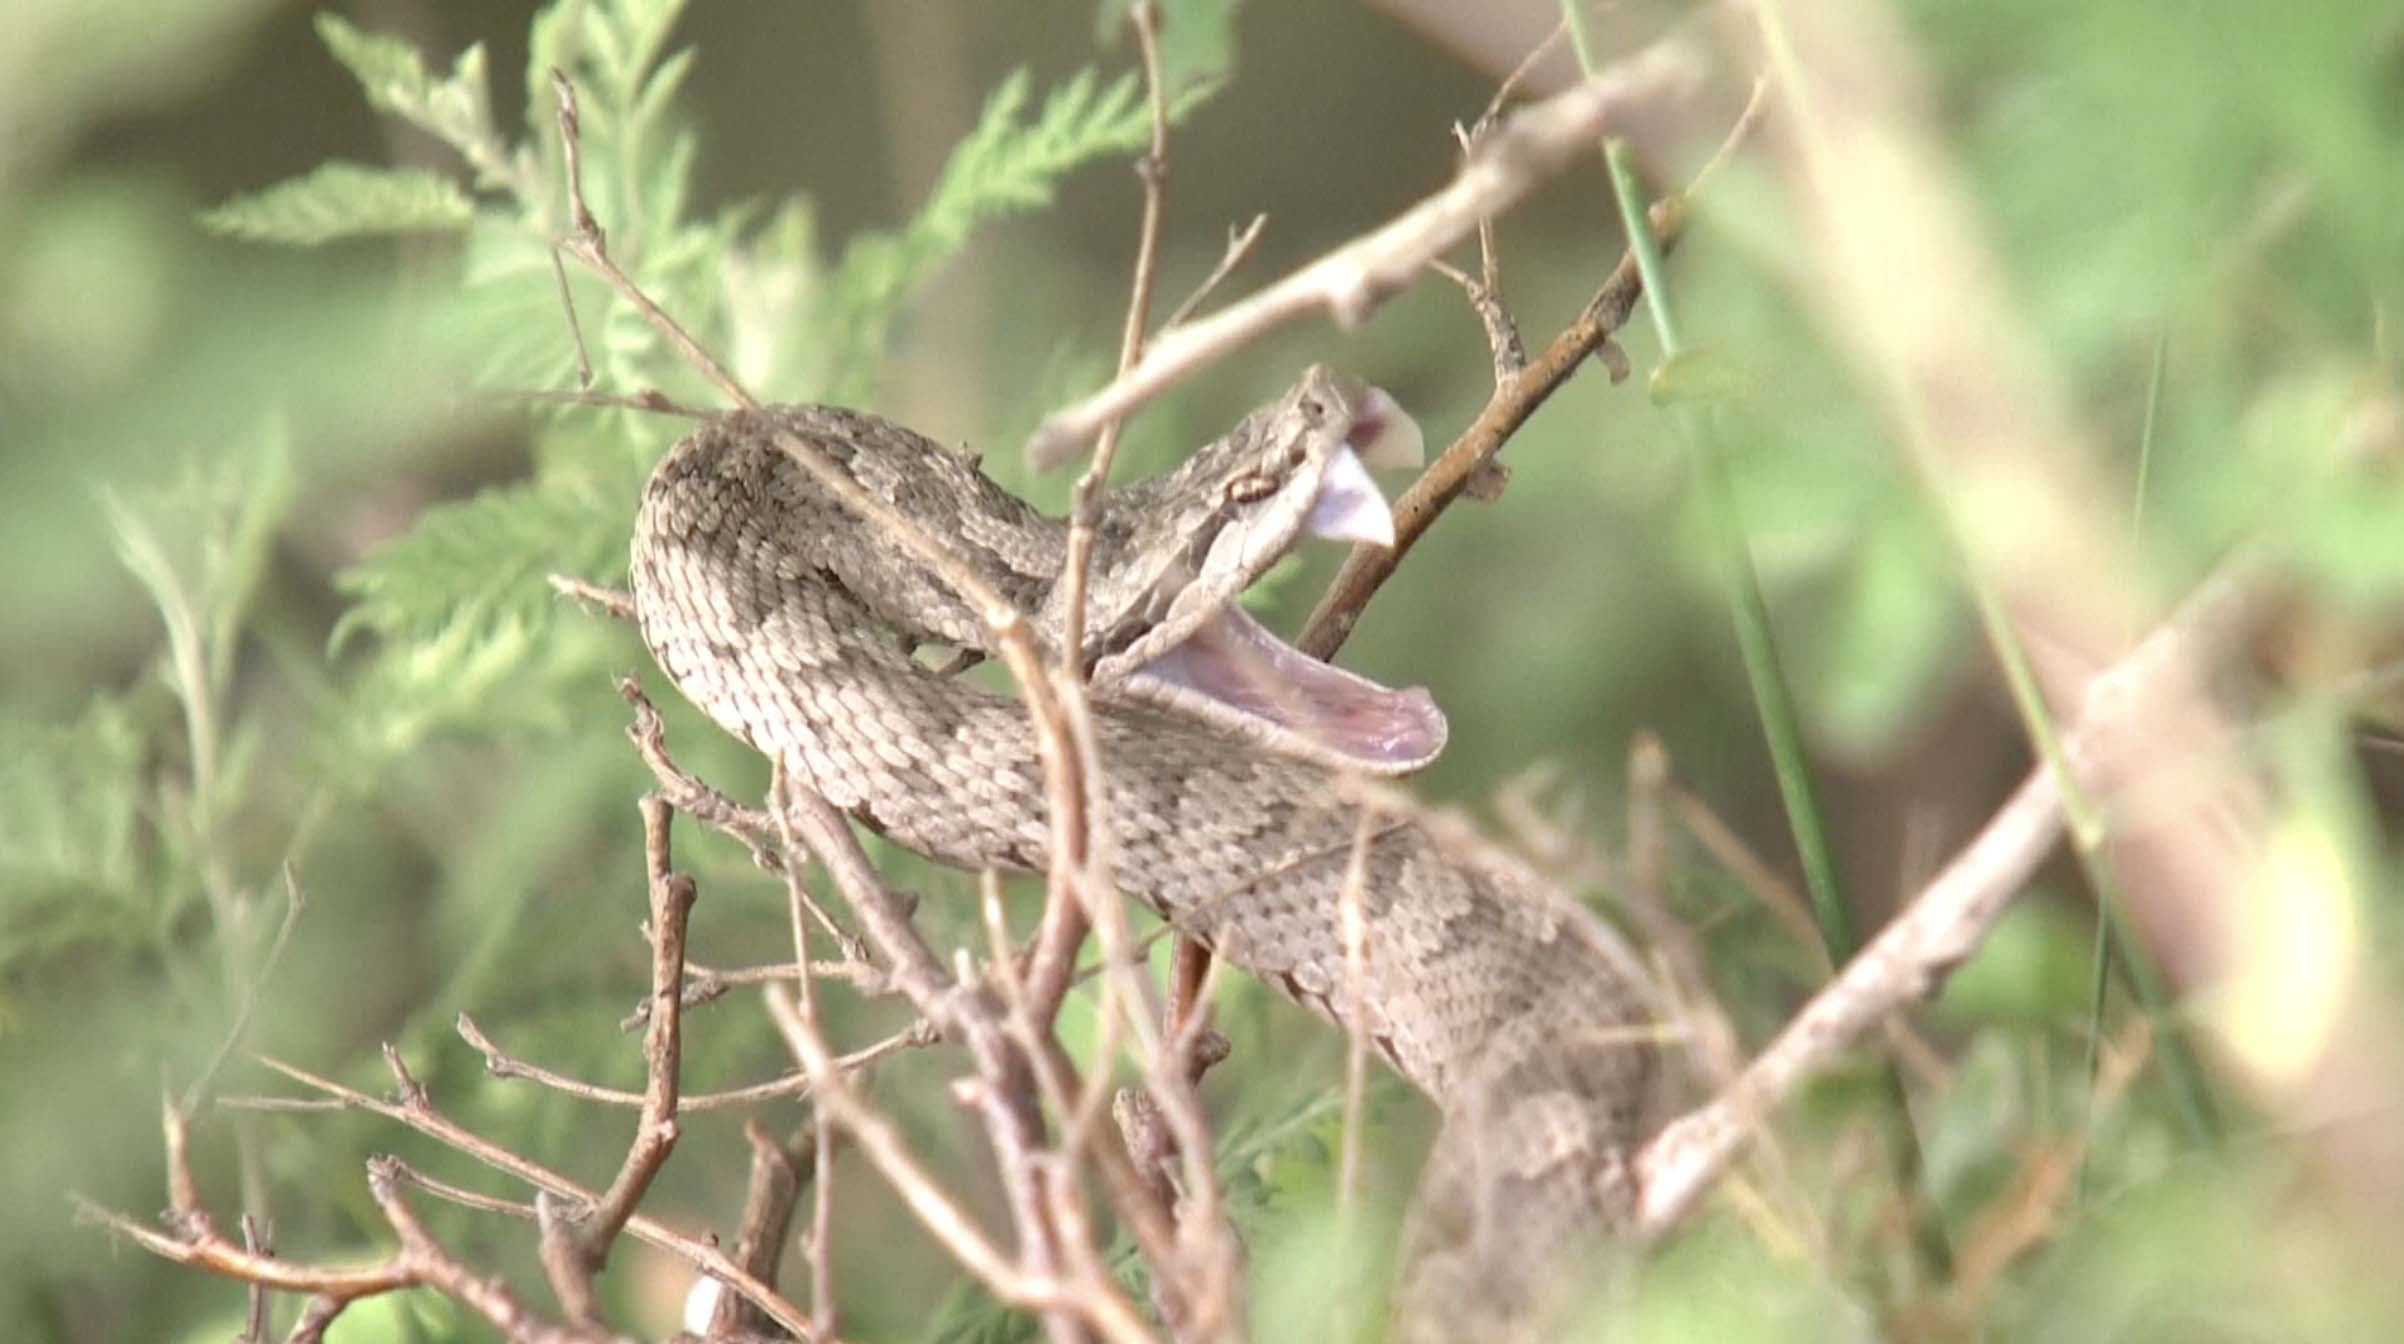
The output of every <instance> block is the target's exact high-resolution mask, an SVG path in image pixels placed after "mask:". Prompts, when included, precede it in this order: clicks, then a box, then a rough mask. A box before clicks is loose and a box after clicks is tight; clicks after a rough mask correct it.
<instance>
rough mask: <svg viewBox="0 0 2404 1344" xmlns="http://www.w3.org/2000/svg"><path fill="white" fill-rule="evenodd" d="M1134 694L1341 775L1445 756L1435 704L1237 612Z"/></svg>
mask: <svg viewBox="0 0 2404 1344" xmlns="http://www.w3.org/2000/svg"><path fill="white" fill-rule="evenodd" d="M1123 688H1124V691H1125V693H1126V694H1127V695H1129V696H1131V697H1133V698H1135V699H1139V700H1145V701H1149V702H1151V703H1153V704H1157V705H1160V706H1162V707H1164V708H1169V709H1174V710H1177V711H1180V712H1183V713H1187V714H1192V715H1195V716H1196V717H1199V718H1203V719H1206V720H1209V721H1210V722H1213V723H1216V724H1218V725H1220V726H1221V727H1224V728H1226V729H1228V730H1230V731H1232V732H1236V733H1239V734H1241V735H1243V736H1245V737H1247V738H1250V739H1251V740H1253V741H1255V742H1258V743H1260V744H1261V745H1262V746H1264V747H1268V748H1271V749H1273V750H1277V751H1281V752H1284V753H1286V754H1288V755H1294V756H1301V757H1304V758H1307V759H1310V760H1315V761H1318V762H1320V763H1322V764H1325V765H1330V766H1334V767H1336V768H1338V769H1346V770H1359V771H1362V772H1364V773H1368V774H1379V775H1398V774H1406V773H1408V772H1410V771H1413V770H1416V769H1418V768H1420V767H1421V766H1423V765H1426V764H1427V763H1428V762H1430V761H1432V760H1434V759H1435V758H1436V756H1437V755H1438V753H1440V752H1442V751H1443V750H1444V739H1445V736H1446V734H1447V733H1448V732H1449V725H1447V724H1446V722H1445V719H1444V711H1443V710H1441V709H1438V708H1437V707H1436V701H1435V697H1433V696H1431V695H1429V694H1428V693H1427V692H1426V690H1424V689H1422V688H1420V687H1417V686H1409V687H1404V688H1402V689H1400V690H1396V689H1394V688H1393V687H1390V686H1383V685H1380V684H1378V683H1377V682H1374V681H1371V680H1370V679H1368V678H1367V677H1364V676H1360V675H1359V674H1357V673H1353V672H1347V671H1345V670H1344V669H1343V668H1340V667H1336V666H1334V665H1332V664H1329V663H1323V662H1320V661H1319V660H1318V659H1316V658H1313V657H1311V656H1310V655H1308V654H1306V653H1304V652H1302V651H1301V650H1300V649H1297V648H1295V647H1294V646H1293V645H1291V644H1288V643H1286V642H1285V641H1284V640H1282V639H1279V638H1278V637H1277V636H1276V634H1275V633H1274V632H1272V631H1271V630H1269V628H1268V627H1266V626H1264V625H1262V624H1261V623H1260V622H1259V621H1256V620H1254V619H1253V618H1252V617H1251V616H1250V615H1248V614H1246V613H1245V612H1244V611H1243V609H1242V608H1240V607H1230V608H1228V609H1227V610H1225V611H1222V612H1220V613H1219V614H1217V615H1216V616H1213V617H1212V618H1211V619H1210V620H1209V621H1208V622H1206V623H1204V624H1203V625H1202V626H1201V628H1200V629H1198V630H1197V631H1196V632H1195V633H1194V634H1193V635H1192V636H1191V637H1190V638H1188V639H1187V640H1185V641H1184V642H1183V643H1181V644H1179V645H1177V646H1176V647H1175V648H1172V649H1170V650H1169V651H1167V652H1166V653H1163V654H1161V655H1160V656H1159V657H1157V658H1154V659H1153V660H1151V661H1150V662H1148V663H1146V664H1144V666H1143V667H1142V669H1141V670H1139V671H1137V672H1135V673H1134V674H1132V675H1130V676H1129V677H1127V679H1126V680H1125V682H1124V683H1123Z"/></svg>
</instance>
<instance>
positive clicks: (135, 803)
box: [0, 696, 149, 979]
mask: <svg viewBox="0 0 2404 1344" xmlns="http://www.w3.org/2000/svg"><path fill="white" fill-rule="evenodd" d="M144 751H145V743H144V741H143V735H142V732H141V730H140V728H139V727H138V726H137V724H136V723H135V720H134V716H133V714H132V713H131V712H130V710H129V709H128V708H127V707H126V706H125V705H124V704H123V703H122V702H120V701H118V700H116V699H114V698H112V697H108V696H97V697H94V698H93V700H92V701H91V702H90V703H89V704H87V705H86V706H85V707H84V711H83V713H82V714H81V715H80V716H79V717H77V718H76V719H75V720H74V721H73V722H70V723H65V724H60V723H45V722H40V721H37V720H35V719H32V718H29V717H23V716H19V715H15V714H4V715H0V816H5V817H7V818H8V824H7V825H6V826H0V979H5V978H6V972H8V971H9V970H10V968H11V967H12V966H13V965H14V964H15V963H17V962H18V961H20V960H23V959H27V958H33V957H40V956H46V955H49V954H51V953H54V952H56V951H58V950H59V949H60V948H62V947H66V946H71V945H74V944H77V943H83V942H90V941H95V940H122V939H126V938H130V937H134V936H137V935H138V934H140V933H141V932H142V931H143V930H145V929H146V928H147V927H148V925H149V922H148V920H147V919H146V918H137V917H131V913H130V912H131V909H132V908H139V907H140V906H142V905H143V904H144V899H145V887H146V884H145V883H144V882H143V881H142V880H141V868H140V864H139V861H138V857H137V856H138V854H139V853H140V850H139V848H138V847H137V845H136V843H135V841H136V838H137V837H136V828H137V826H138V824H139V821H140V815H141V813H140V808H141V801H142V796H143V788H142V761H143V756H144Z"/></svg>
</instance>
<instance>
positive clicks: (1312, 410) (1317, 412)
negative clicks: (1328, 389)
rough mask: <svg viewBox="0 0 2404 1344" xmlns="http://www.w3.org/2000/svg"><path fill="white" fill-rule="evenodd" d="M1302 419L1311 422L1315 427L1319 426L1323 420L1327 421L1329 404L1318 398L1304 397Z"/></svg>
mask: <svg viewBox="0 0 2404 1344" xmlns="http://www.w3.org/2000/svg"><path fill="white" fill-rule="evenodd" d="M1302 418H1303V419H1305V420H1308V421H1310V422H1311V423H1312V424H1314V425H1315V424H1318V423H1319V422H1320V421H1322V420H1325V419H1326V418H1327V403H1326V402H1323V401H1321V400H1319V399H1318V398H1317V397H1304V398H1303V399H1302Z"/></svg>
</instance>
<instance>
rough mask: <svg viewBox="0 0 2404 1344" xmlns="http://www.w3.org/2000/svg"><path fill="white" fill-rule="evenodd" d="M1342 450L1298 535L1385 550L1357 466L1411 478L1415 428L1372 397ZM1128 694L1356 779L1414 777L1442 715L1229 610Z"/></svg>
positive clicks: (1138, 677)
mask: <svg viewBox="0 0 2404 1344" xmlns="http://www.w3.org/2000/svg"><path fill="white" fill-rule="evenodd" d="M1345 442H1346V445H1347V446H1346V447H1344V448H1342V449H1339V450H1338V451H1337V452H1336V454H1335V455H1334V456H1333V457H1332V458H1330V459H1329V461H1328V464H1327V467H1326V470H1325V471H1324V472H1323V473H1322V474H1321V477H1320V482H1319V493H1318V497H1317V498H1316V499H1314V500H1313V501H1312V504H1311V511H1310V514H1309V517H1308V518H1307V520H1306V521H1305V522H1304V524H1303V529H1304V530H1305V531H1306V532H1308V533H1310V534H1311V535H1314V536H1319V537H1326V538H1330V539H1336V540H1348V541H1361V542H1368V543H1370V544H1372V545H1377V546H1392V545H1393V544H1394V514H1393V510H1392V509H1391V508H1390V507H1388V505H1387V504H1386V499H1385V496H1384V495H1383V494H1382V493H1380V492H1379V490H1378V488H1377V483H1376V482H1375V481H1374V480H1372V479H1370V476H1369V472H1368V468H1367V466H1365V465H1363V464H1364V463H1369V464H1374V465H1377V466H1387V467H1391V466H1406V465H1407V466H1416V465H1417V464H1418V462H1419V460H1420V454H1421V451H1422V441H1421V439H1420V434H1419V426H1418V425H1417V424H1416V423H1415V422H1414V421H1413V420H1412V419H1411V417H1410V416H1408V415H1406V414H1404V413H1403V410H1402V408H1401V407H1400V406H1398V405H1396V404H1395V402H1394V399H1393V398H1392V397H1390V396H1388V395H1387V394H1386V393H1385V392H1384V391H1382V390H1379V389H1376V388H1371V389H1368V396H1367V398H1366V400H1365V403H1364V404H1363V405H1361V406H1359V407H1358V408H1356V410H1355V412H1354V418H1353V423H1352V428H1351V430H1350V432H1349V433H1347V434H1346V436H1345ZM1129 689H1130V690H1131V691H1134V692H1135V693H1137V694H1138V695H1140V696H1145V697H1148V698H1153V699H1156V700H1159V701H1162V702H1167V703H1173V704H1175V705H1176V706H1178V707H1179V708H1181V709H1184V710H1186V711H1188V712H1197V713H1201V714H1203V715H1205V716H1207V717H1209V718H1211V719H1213V720H1215V721H1218V722H1220V723H1222V724H1224V725H1227V726H1229V727H1232V728H1235V729H1237V730H1238V731H1242V732H1245V733H1247V734H1249V735H1251V736H1254V737H1256V738H1258V739H1260V740H1261V741H1263V742H1264V743H1266V744H1268V745H1271V746H1275V747H1278V748H1281V749H1283V750H1287V751H1291V752H1295V753H1298V754H1302V755H1307V756H1310V757H1313V758H1315V759H1318V760H1321V761H1325V762H1327V763H1329V764H1332V765H1337V766H1341V767H1347V768H1351V769H1355V770H1365V771H1369V772H1372V773H1376V774H1399V773H1401V772H1404V771H1408V770H1416V769H1418V768H1419V767H1420V766H1423V765H1425V764H1427V763H1428V762H1429V761H1432V760H1434V759H1435V758H1436V754H1437V753H1438V752H1440V751H1442V750H1443V749H1444V738H1445V733H1446V724H1445V721H1444V712H1443V711H1442V710H1440V709H1438V708H1436V702H1435V698H1434V697H1432V696H1430V695H1429V694H1428V693H1427V691H1426V690H1424V689H1422V688H1420V687H1417V686H1412V687H1406V688H1404V689H1401V690H1396V689H1394V688H1393V687H1390V686H1384V685H1380V684H1379V683H1377V682H1374V681H1371V680H1370V679H1369V678H1367V677H1364V676H1360V675H1358V674H1356V673H1352V672H1347V671H1345V670H1344V669H1343V668H1340V667H1336V666H1333V665H1331V664H1328V663H1323V662H1320V661H1319V660H1318V659H1316V658H1313V657H1311V656H1310V655H1308V654H1306V653H1304V652H1302V651H1301V650H1300V649H1297V648H1295V647H1294V646H1293V645H1291V644H1288V643H1287V642H1285V641H1284V640H1283V639H1280V638H1278V636H1277V635H1276V633H1275V632H1273V631H1271V630H1270V629H1269V628H1268V627H1267V626H1265V625H1262V624H1261V623H1260V622H1259V621H1257V620H1254V619H1253V618H1252V616H1251V615H1250V614H1248V613H1247V612H1245V611H1244V610H1243V609H1242V608H1241V607H1238V606H1235V605H1233V604H1230V605H1228V606H1226V607H1224V608H1222V609H1221V610H1219V611H1218V612H1217V613H1216V614H1214V615H1212V616H1211V617H1210V619H1208V620H1206V621H1204V622H1202V623H1201V624H1200V625H1199V626H1198V627H1196V629H1195V630H1194V633H1193V634H1192V635H1190V636H1188V637H1187V638H1186V639H1185V640H1184V641H1182V642H1181V643H1179V644H1177V645H1175V646H1174V647H1172V648H1170V649H1167V650H1166V651H1164V652H1162V653H1161V654H1159V655H1158V656H1156V657H1154V658H1152V659H1150V660H1149V661H1147V662H1145V663H1144V664H1143V666H1142V668H1141V670H1140V671H1138V672H1137V673H1136V674H1135V675H1134V676H1133V677H1132V678H1130V679H1129Z"/></svg>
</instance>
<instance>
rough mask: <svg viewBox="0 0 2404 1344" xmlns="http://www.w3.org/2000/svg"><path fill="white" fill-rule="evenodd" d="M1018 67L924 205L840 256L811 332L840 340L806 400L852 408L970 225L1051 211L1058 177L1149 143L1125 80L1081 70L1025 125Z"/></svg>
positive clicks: (1023, 82)
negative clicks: (901, 322) (908, 311)
mask: <svg viewBox="0 0 2404 1344" xmlns="http://www.w3.org/2000/svg"><path fill="white" fill-rule="evenodd" d="M1027 96H1028V79H1027V73H1026V72H1025V71H1024V70H1020V71H1017V72H1015V73H1013V74H1012V75H1010V76H1009V77H1008V78H1007V79H1004V80H1003V81H1002V83H1001V85H1000V86H999V87H997V88H996V89H995V90H994V91H993V94H992V96H991V97H989V98H987V99H986V100H985V110H984V112H983V113H982V114H981V115H979V116H978V118H977V125H976V129H974V130H972V131H970V132H969V134H968V138H967V139H965V140H963V141H961V142H960V144H959V146H958V147H957V148H955V149H953V150H952V154H951V158H950V159H948V160H946V161H945V163H944V165H943V174H942V176H941V177H939V178H938V179H936V183H935V189H934V190H933V191H932V192H931V193H930V194H929V195H928V197H927V202H926V205H925V206H924V207H923V208H921V209H920V211H919V213H918V217H917V218H916V219H913V220H912V221H910V224H909V225H908V227H906V228H904V229H902V230H901V231H900V232H898V233H879V234H870V235H867V236H865V237H862V238H859V239H856V240H854V241H853V243H852V244H851V246H850V247H849V248H847V249H845V251H844V254H843V260H842V262H841V264H840V265H839V266H838V267H837V268H836V271H835V275H834V278H833V281H832V283H831V285H830V286H829V296H828V311H827V312H826V314H825V315H824V316H823V318H822V319H820V320H817V321H815V322H813V323H812V326H813V328H814V329H815V330H818V331H826V332H840V333H842V343H841V345H839V346H835V347H832V348H830V349H828V350H826V351H824V352H823V354H824V360H823V363H822V364H821V366H820V372H819V373H818V375H817V377H816V378H814V379H813V380H812V382H813V384H814V385H813V386H812V388H811V391H810V394H811V395H812V396H819V397H824V398H825V399H827V400H830V401H840V402H855V403H856V402H860V401H865V400H867V399H868V397H869V395H870V393H871V392H873V390H874V389H873V388H872V387H871V386H870V379H871V375H872V373H873V372H874V370H875V368H876V362H877V360H878V359H879V358H880V357H881V356H882V355H883V353H884V349H885V338H886V334H887V333H888V332H889V331H890V330H891V329H892V326H893V323H894V320H895V319H896V318H897V317H898V316H899V315H900V312H901V308H902V305H903V303H904V302H905V301H906V300H907V299H908V298H909V296H910V294H911V292H912V291H913V290H914V289H916V288H917V286H918V285H919V284H920V283H922V282H923V281H924V280H925V279H926V277H927V276H928V275H929V274H930V273H932V272H933V270H934V268H935V267H936V266H937V265H938V264H940V263H941V262H942V261H944V260H945V259H946V258H948V257H950V256H951V255H952V254H953V253H954V252H957V251H958V250H959V249H960V247H961V245H962V244H964V243H966V242H967V241H968V236H969V234H970V233H971V232H973V231H974V230H975V229H976V228H977V226H979V225H981V224H984V223H987V222H989V221H991V220H994V219H998V218H1000V217H1002V216H1005V215H1009V214H1015V213H1019V212H1023V211H1027V210H1033V209H1036V208H1038V207H1040V206H1044V205H1048V204H1050V202H1051V200H1052V194H1053V191H1054V190H1055V188H1056V187H1057V186H1058V184H1059V181H1060V179H1061V178H1062V177H1065V176H1066V175H1067V174H1068V173H1069V172H1071V171H1072V170H1074V169H1076V168H1078V167H1080V166H1082V165H1083V164H1086V163H1089V162H1091V161H1092V160H1094V159H1096V158H1098V157H1100V156H1102V155H1105V154H1113V153H1120V154H1124V153H1132V152H1134V151H1135V150H1136V149H1138V148H1140V147H1141V146H1142V145H1144V144H1145V143H1146V142H1147V141H1148V140H1149V138H1150V136H1151V117H1150V113H1149V111H1148V110H1147V109H1146V108H1145V106H1144V101H1143V97H1142V94H1141V92H1140V91H1139V89H1138V87H1137V84H1136V81H1135V78H1134V76H1132V75H1128V76H1122V77H1121V78H1119V79H1116V80H1113V81H1111V82H1110V83H1109V84H1103V83H1101V81H1100V79H1099V77H1097V76H1096V75H1095V74H1094V72H1093V71H1092V70H1090V69H1088V70H1082V71H1079V72H1078V73H1077V74H1076V75H1074V76H1073V77H1071V78H1070V79H1069V81H1068V82H1067V83H1065V84H1062V85H1061V86H1060V87H1059V88H1056V89H1054V90H1053V91H1052V93H1051V95H1050V96H1049V97H1048V98H1046V99H1045V100H1044V104H1043V108H1042V110H1041V111H1039V112H1038V113H1037V114H1036V115H1035V118H1034V120H1033V121H1031V122H1025V123H1022V122H1021V119H1020V117H1021V113H1022V112H1024V110H1025V108H1026V105H1027Z"/></svg>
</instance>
